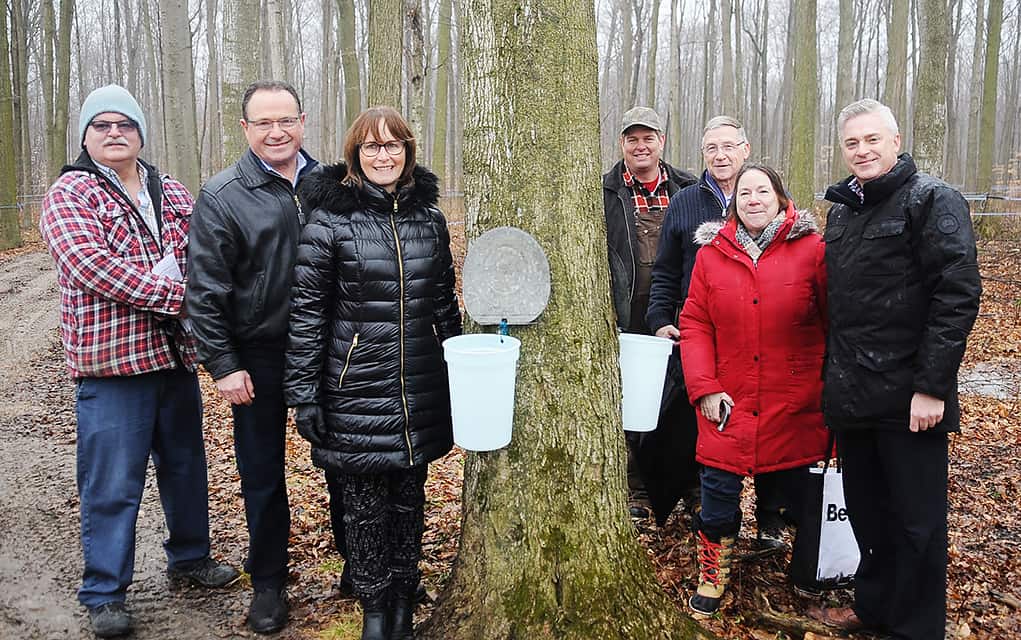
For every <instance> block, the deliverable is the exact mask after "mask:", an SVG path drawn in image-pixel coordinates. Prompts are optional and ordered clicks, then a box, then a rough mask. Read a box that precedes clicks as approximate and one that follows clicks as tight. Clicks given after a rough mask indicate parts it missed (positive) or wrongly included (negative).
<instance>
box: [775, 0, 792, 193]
mask: <svg viewBox="0 0 1021 640" xmlns="http://www.w3.org/2000/svg"><path fill="white" fill-rule="evenodd" d="M797 8H798V0H790V2H788V3H787V48H786V50H785V51H784V60H783V84H782V85H781V90H780V97H781V99H782V104H783V108H782V109H777V111H776V113H777V115H778V116H779V117H780V120H779V121H778V122H776V124H775V129H774V132H775V134H776V135H777V136H779V137H778V138H776V140H775V141H776V153H777V160H778V161H779V165H780V173H781V174H783V175H786V174H787V173H788V172H789V171H790V159H791V138H793V137H794V136H793V134H791V133H790V131H791V127H792V125H793V122H792V120H793V104H792V103H793V96H794V60H795V58H796V57H797V45H798V42H797V22H796V18H797Z"/></svg>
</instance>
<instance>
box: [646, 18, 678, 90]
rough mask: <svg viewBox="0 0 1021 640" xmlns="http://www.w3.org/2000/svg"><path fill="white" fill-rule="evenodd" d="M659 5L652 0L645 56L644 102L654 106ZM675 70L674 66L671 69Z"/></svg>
mask: <svg viewBox="0 0 1021 640" xmlns="http://www.w3.org/2000/svg"><path fill="white" fill-rule="evenodd" d="M659 7H660V0H652V11H651V20H652V24H651V28H650V29H649V55H647V56H646V57H645V86H646V92H645V95H646V96H647V98H646V104H648V105H649V107H651V108H653V109H655V108H656V58H657V57H658V56H657V55H656V54H657V52H658V49H659ZM673 71H674V73H676V72H677V70H676V68H675V69H674V70H673Z"/></svg>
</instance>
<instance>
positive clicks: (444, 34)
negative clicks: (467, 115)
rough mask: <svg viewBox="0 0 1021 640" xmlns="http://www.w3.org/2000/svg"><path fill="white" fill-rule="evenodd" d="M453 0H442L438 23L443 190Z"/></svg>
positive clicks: (437, 142)
mask: <svg viewBox="0 0 1021 640" xmlns="http://www.w3.org/2000/svg"><path fill="white" fill-rule="evenodd" d="M451 8H452V2H451V0H440V20H439V25H438V27H437V29H438V31H439V34H438V35H439V37H438V41H439V44H438V55H437V60H436V106H435V110H436V125H435V127H434V134H433V135H434V136H435V137H434V140H433V154H432V170H433V171H434V172H435V173H436V175H438V176H439V177H440V193H443V192H445V191H446V190H447V189H448V188H449V186H450V185H449V181H448V178H449V176H450V166H449V165H448V164H447V158H448V156H447V146H448V145H449V142H448V140H447V137H448V136H447V131H449V125H448V123H449V122H450V109H449V107H448V105H449V104H450V66H451V64H450V63H451V60H450V34H451V30H452V26H451V24H450V22H451V14H452V10H451Z"/></svg>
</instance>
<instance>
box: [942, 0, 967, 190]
mask: <svg viewBox="0 0 1021 640" xmlns="http://www.w3.org/2000/svg"><path fill="white" fill-rule="evenodd" d="M963 5H964V0H950V7H949V13H952V14H954V16H955V17H954V19H953V20H951V22H950V44H949V46H948V47H947V52H948V55H947V79H946V83H947V140H946V144H945V145H944V146H943V175H944V177H945V179H946V180H947V181H948V182H950V183H951V184H962V183H963V182H964V173H963V172H962V171H961V160H960V157H959V156H960V148H961V144H960V137H959V136H960V126H959V123H960V115H959V114H960V105H958V103H957V102H958V98H959V96H960V93H959V92H958V90H957V50H958V48H959V47H960V38H961V7H962V6H963Z"/></svg>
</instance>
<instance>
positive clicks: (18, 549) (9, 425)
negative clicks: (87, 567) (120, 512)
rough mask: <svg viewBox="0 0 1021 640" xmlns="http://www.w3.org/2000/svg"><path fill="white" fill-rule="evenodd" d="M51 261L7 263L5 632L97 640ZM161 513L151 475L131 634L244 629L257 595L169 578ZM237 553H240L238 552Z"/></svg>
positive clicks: (2, 415)
mask: <svg viewBox="0 0 1021 640" xmlns="http://www.w3.org/2000/svg"><path fill="white" fill-rule="evenodd" d="M59 295H60V294H59V291H58V289H57V285H56V276H55V274H54V271H53V265H52V262H51V259H50V257H49V256H48V255H46V254H45V253H29V254H25V255H22V256H19V257H17V258H14V259H13V260H10V261H6V262H4V263H3V264H0V356H2V360H0V638H19V639H35V638H45V639H49V638H54V639H56V638H91V637H92V634H91V633H90V632H89V631H88V619H87V616H86V615H85V613H84V610H83V609H82V608H81V607H80V606H79V605H78V602H77V599H76V596H75V590H76V589H77V587H78V585H79V579H80V576H81V562H82V561H81V547H80V544H79V540H78V498H77V494H76V491H75V436H74V434H75V430H74V402H73V395H72V391H73V386H72V384H71V382H70V381H69V380H68V379H67V377H66V374H65V373H64V369H63V355H62V353H61V350H60V345H59V337H58V329H57V328H58V325H59V312H58V308H59ZM163 537H164V526H163V512H162V509H161V508H160V504H159V499H158V494H157V492H156V487H155V482H154V480H153V478H152V474H151V467H150V477H149V481H148V483H147V486H146V492H145V495H144V498H143V501H142V508H141V512H140V514H139V518H138V525H137V549H136V554H135V574H134V577H135V580H134V583H133V585H132V586H131V589H130V590H129V591H128V606H129V608H130V610H131V611H132V613H133V614H134V617H135V622H136V629H137V631H136V633H135V634H134V636H133V637H134V638H140V639H143V640H144V639H153V640H155V639H163V638H175V639H176V638H182V639H192V638H194V639H199V638H203V639H204V638H241V637H248V636H249V634H248V633H247V632H246V631H245V629H244V612H245V607H246V606H247V601H248V595H247V593H246V592H245V590H244V589H242V588H240V587H234V588H233V589H230V590H227V591H222V592H208V591H204V590H198V589H193V588H190V587H186V586H180V585H176V584H170V583H168V580H167V578H166V574H165V568H166V556H165V555H164V553H163V549H162V546H161V543H162V540H163ZM231 560H232V561H235V562H236V561H237V560H238V559H237V558H231Z"/></svg>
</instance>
